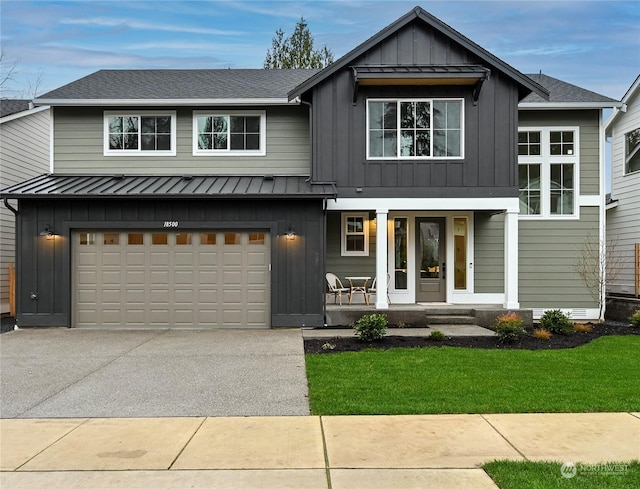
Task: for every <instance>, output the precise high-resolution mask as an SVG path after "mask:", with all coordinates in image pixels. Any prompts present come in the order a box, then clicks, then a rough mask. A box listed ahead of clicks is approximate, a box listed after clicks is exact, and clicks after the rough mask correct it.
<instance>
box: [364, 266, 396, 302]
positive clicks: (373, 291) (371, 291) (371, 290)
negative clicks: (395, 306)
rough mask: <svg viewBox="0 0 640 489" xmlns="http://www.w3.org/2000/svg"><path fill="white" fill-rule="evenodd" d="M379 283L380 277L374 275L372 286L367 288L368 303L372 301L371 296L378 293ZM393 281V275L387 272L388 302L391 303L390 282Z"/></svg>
mask: <svg viewBox="0 0 640 489" xmlns="http://www.w3.org/2000/svg"><path fill="white" fill-rule="evenodd" d="M377 283H378V277H373V282H371V287H369V288H368V289H367V303H371V296H372V295H373V294H376V293H377V288H376V285H377ZM390 283H391V275H389V274H388V273H387V302H388V303H389V304H391V299H389V284H390Z"/></svg>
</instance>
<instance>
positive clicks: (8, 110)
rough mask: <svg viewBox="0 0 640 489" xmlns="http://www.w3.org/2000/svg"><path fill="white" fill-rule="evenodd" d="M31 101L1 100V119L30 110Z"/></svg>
mask: <svg viewBox="0 0 640 489" xmlns="http://www.w3.org/2000/svg"><path fill="white" fill-rule="evenodd" d="M30 102H31V100H23V99H11V98H3V99H2V100H0V117H6V116H8V115H12V114H17V113H18V112H24V111H25V110H29V103H30Z"/></svg>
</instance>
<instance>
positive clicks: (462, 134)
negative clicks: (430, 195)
mask: <svg viewBox="0 0 640 489" xmlns="http://www.w3.org/2000/svg"><path fill="white" fill-rule="evenodd" d="M371 102H396V103H399V102H430V104H431V105H430V107H431V115H432V116H433V102H460V156H401V155H400V147H399V145H400V138H398V143H397V144H398V154H397V155H396V156H371V155H370V153H369V151H370V147H369V139H370V138H369V129H370V128H369V104H370V103H371ZM365 118H366V135H365V138H366V146H367V148H366V150H367V154H366V157H367V160H370V161H380V160H386V161H389V160H391V161H396V160H424V161H434V160H463V159H464V153H465V144H464V141H465V113H464V98H455V97H453V98H450V97H444V98H400V97H399V98H371V99H367V107H366V114H365ZM431 119H432V120H433V117H432V118H431ZM399 128H400V110H398V114H397V129H396V130H397V131H400V129H399ZM430 130H431V134H432V136H433V127H431V128H430ZM431 153H432V154H433V137H432V138H431Z"/></svg>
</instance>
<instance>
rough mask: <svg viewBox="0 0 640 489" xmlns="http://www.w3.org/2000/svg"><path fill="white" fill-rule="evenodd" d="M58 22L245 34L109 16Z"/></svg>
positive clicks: (136, 28) (166, 30)
mask: <svg viewBox="0 0 640 489" xmlns="http://www.w3.org/2000/svg"><path fill="white" fill-rule="evenodd" d="M60 23H61V24H65V25H81V26H96V27H117V28H122V27H125V28H128V29H131V30H147V31H165V32H180V33H185V34H186V33H188V34H206V35H215V36H220V35H221V36H242V35H246V34H247V32H245V31H232V30H224V29H211V28H202V27H194V26H184V25H170V24H160V23H149V22H140V21H137V20H129V19H115V18H110V17H91V18H81V19H72V18H66V19H62V20H60Z"/></svg>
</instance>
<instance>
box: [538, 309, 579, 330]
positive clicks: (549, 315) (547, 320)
mask: <svg viewBox="0 0 640 489" xmlns="http://www.w3.org/2000/svg"><path fill="white" fill-rule="evenodd" d="M540 327H541V328H543V329H548V330H549V331H551V332H552V333H554V334H562V335H567V336H568V335H571V334H573V323H572V322H571V319H569V315H568V314H565V313H564V312H562V311H561V310H560V309H550V310H548V311H545V312H544V314H543V315H542V317H541V318H540Z"/></svg>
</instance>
